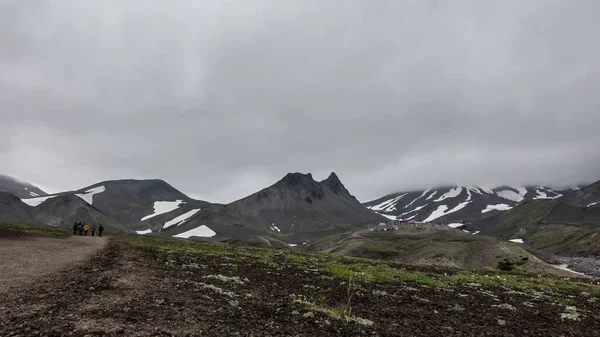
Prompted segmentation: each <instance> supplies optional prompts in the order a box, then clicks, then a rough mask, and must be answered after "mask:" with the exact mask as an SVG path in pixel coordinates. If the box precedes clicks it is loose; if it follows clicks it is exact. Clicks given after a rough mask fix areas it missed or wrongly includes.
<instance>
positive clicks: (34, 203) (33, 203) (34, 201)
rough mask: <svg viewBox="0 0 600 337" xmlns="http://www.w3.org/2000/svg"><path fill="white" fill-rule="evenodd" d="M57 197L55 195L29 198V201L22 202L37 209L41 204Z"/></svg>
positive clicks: (23, 200)
mask: <svg viewBox="0 0 600 337" xmlns="http://www.w3.org/2000/svg"><path fill="white" fill-rule="evenodd" d="M54 197H56V196H55V195H48V196H45V197H39V198H28V199H21V201H22V202H24V203H26V204H27V205H29V206H31V207H35V206H38V205H39V204H41V203H43V202H44V201H46V200H48V199H51V198H54Z"/></svg>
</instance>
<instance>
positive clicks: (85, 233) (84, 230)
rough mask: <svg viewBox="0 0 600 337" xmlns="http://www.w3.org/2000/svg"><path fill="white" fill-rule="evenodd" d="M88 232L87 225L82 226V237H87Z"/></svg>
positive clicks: (88, 227)
mask: <svg viewBox="0 0 600 337" xmlns="http://www.w3.org/2000/svg"><path fill="white" fill-rule="evenodd" d="M89 230H90V226H88V224H87V223H86V224H84V225H83V235H85V236H87V233H88V231H89Z"/></svg>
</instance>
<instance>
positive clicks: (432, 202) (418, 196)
mask: <svg viewBox="0 0 600 337" xmlns="http://www.w3.org/2000/svg"><path fill="white" fill-rule="evenodd" d="M568 192H569V191H558V190H555V189H551V188H548V187H543V186H527V187H522V186H502V187H497V188H493V189H488V188H481V187H476V186H451V187H440V188H434V189H428V190H421V191H409V192H398V193H394V194H390V195H386V196H384V197H382V198H379V199H376V200H373V201H370V202H367V203H365V204H364V205H365V206H366V207H367V208H369V209H371V210H373V211H375V212H377V213H379V214H380V215H382V216H385V217H387V218H389V219H393V220H407V221H411V220H412V221H417V222H437V223H442V224H450V223H462V222H470V221H474V220H478V219H481V218H484V217H488V216H492V215H495V214H498V213H500V212H503V211H507V210H509V209H512V208H514V207H515V206H516V205H518V204H520V203H522V202H523V201H527V200H538V199H558V198H561V197H562V196H563V195H565V194H567V193H568Z"/></svg>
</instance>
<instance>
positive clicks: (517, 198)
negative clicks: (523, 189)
mask: <svg viewBox="0 0 600 337" xmlns="http://www.w3.org/2000/svg"><path fill="white" fill-rule="evenodd" d="M496 195H497V196H499V197H500V198H504V199H506V200H511V201H514V202H521V201H523V199H525V198H524V197H523V195H521V194H519V193H516V192H514V191H511V190H502V191H498V192H496Z"/></svg>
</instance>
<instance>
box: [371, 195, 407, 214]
mask: <svg viewBox="0 0 600 337" xmlns="http://www.w3.org/2000/svg"><path fill="white" fill-rule="evenodd" d="M407 194H408V193H405V194H402V195H399V196H397V197H395V198H392V199H390V200H386V201H384V202H382V203H380V204H379V205H375V206H372V207H370V209H371V210H373V211H384V212H393V211H395V210H396V203H397V202H398V201H399V200H400V199H402V198H404V197H405V196H406V195H407Z"/></svg>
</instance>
